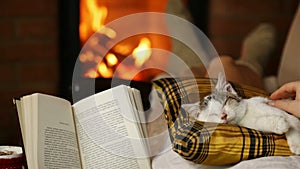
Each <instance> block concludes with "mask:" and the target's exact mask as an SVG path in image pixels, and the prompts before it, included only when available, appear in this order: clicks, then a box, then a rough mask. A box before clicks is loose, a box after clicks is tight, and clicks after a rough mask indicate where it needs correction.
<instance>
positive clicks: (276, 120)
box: [182, 73, 300, 155]
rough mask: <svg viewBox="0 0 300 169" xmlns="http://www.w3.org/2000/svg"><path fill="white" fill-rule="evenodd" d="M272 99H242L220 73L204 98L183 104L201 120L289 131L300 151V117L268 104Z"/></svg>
mask: <svg viewBox="0 0 300 169" xmlns="http://www.w3.org/2000/svg"><path fill="white" fill-rule="evenodd" d="M268 102H269V99H267V98H264V97H252V98H249V99H242V98H240V97H239V96H238V94H237V93H236V91H235V90H234V88H233V87H232V86H231V84H230V83H229V82H228V81H227V80H226V79H225V76H224V75H223V74H222V73H220V74H219V76H218V82H217V84H216V86H215V89H214V91H213V92H212V93H211V94H210V95H208V96H206V97H205V98H204V100H203V101H202V102H197V103H194V104H185V105H182V107H183V108H184V109H185V110H186V111H187V112H189V113H191V114H192V115H194V116H195V117H196V118H197V119H198V120H200V121H207V122H217V123H229V124H236V125H239V126H244V127H248V128H252V129H256V130H260V131H264V132H270V133H276V134H284V133H285V134H286V137H287V141H288V144H289V146H290V150H291V152H293V153H295V154H297V155H299V154H300V121H299V119H298V118H296V117H295V116H293V115H290V114H288V113H286V112H284V111H282V110H280V109H277V108H275V107H272V106H270V105H268Z"/></svg>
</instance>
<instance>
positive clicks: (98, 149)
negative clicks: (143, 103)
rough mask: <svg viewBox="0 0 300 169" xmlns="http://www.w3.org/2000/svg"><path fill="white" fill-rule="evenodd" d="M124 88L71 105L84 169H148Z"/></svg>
mask: <svg viewBox="0 0 300 169" xmlns="http://www.w3.org/2000/svg"><path fill="white" fill-rule="evenodd" d="M129 91H130V92H131V90H129V89H128V87H127V86H124V85H121V86H118V87H115V88H113V89H112V90H106V91H103V92H101V93H98V94H95V95H94V96H92V97H89V98H86V99H84V100H81V101H80V102H78V103H76V104H74V105H73V108H74V112H75V114H76V115H75V119H76V127H77V133H78V136H79V147H80V151H81V157H82V163H83V168H123V169H126V168H128V169H134V168H145V169H147V168H150V161H149V158H148V157H146V152H145V147H144V144H143V141H141V136H142V135H141V133H142V131H140V130H139V128H140V127H139V126H138V125H137V123H136V121H135V120H136V119H135V115H133V113H134V111H136V110H134V109H133V107H132V103H131V98H130V97H129V94H128V92H129Z"/></svg>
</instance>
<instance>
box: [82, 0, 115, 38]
mask: <svg viewBox="0 0 300 169" xmlns="http://www.w3.org/2000/svg"><path fill="white" fill-rule="evenodd" d="M80 9H85V10H81V11H82V12H80V24H79V35H80V39H81V41H82V42H85V41H86V40H87V39H88V38H89V37H90V36H91V35H92V34H93V33H94V32H97V31H99V33H101V34H104V35H106V36H108V37H109V38H115V37H116V32H115V31H114V30H112V29H110V28H107V27H105V26H104V24H105V19H106V17H107V14H108V10H107V8H106V7H105V6H102V5H100V6H98V4H97V0H85V1H81V3H80Z"/></svg>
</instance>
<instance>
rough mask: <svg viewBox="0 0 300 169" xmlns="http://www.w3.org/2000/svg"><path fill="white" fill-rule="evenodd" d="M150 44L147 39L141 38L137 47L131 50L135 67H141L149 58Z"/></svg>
mask: <svg viewBox="0 0 300 169" xmlns="http://www.w3.org/2000/svg"><path fill="white" fill-rule="evenodd" d="M151 53H152V52H151V42H150V40H149V39H148V38H142V39H141V40H140V43H139V45H138V46H137V47H136V48H135V49H134V50H133V52H132V56H133V58H135V66H137V67H140V66H142V65H143V64H144V63H145V62H146V61H147V60H148V59H149V58H150V56H151Z"/></svg>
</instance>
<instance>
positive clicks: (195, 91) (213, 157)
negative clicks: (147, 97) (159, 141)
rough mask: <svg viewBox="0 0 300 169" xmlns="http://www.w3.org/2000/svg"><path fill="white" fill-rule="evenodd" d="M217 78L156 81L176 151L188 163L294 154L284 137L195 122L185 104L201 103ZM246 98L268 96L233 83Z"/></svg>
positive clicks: (220, 162)
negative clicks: (183, 105)
mask: <svg viewBox="0 0 300 169" xmlns="http://www.w3.org/2000/svg"><path fill="white" fill-rule="evenodd" d="M216 82H217V79H206V78H197V79H179V78H177V79H174V78H164V79H160V80H156V81H154V82H153V86H154V88H155V89H156V91H157V93H158V96H159V97H160V99H161V100H160V101H161V103H162V105H163V107H164V114H165V118H166V122H167V125H168V129H169V136H170V139H171V142H172V148H173V150H174V151H175V152H176V153H178V154H179V155H181V156H182V157H183V158H185V159H186V160H190V161H193V162H195V163H199V164H205V165H227V164H234V163H237V162H240V161H242V160H248V159H254V158H258V157H264V156H275V155H278V156H279V155H280V156H287V155H292V153H291V152H290V149H289V146H288V144H287V141H286V137H285V135H277V134H272V133H264V132H261V131H257V130H253V129H249V128H245V127H241V126H236V125H231V124H217V123H210V122H202V121H198V120H196V119H195V118H194V117H192V116H190V115H189V113H187V112H185V111H184V109H182V108H181V105H182V104H185V103H193V102H196V101H199V100H202V99H203V97H204V96H206V95H207V94H209V93H211V90H212V87H213V86H214V85H215V84H216ZM231 84H232V86H233V87H234V88H235V90H236V91H237V93H238V94H239V95H240V96H241V97H244V98H249V97H252V96H267V93H266V92H264V91H262V90H259V89H257V88H253V87H250V86H246V85H241V84H236V83H231Z"/></svg>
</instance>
